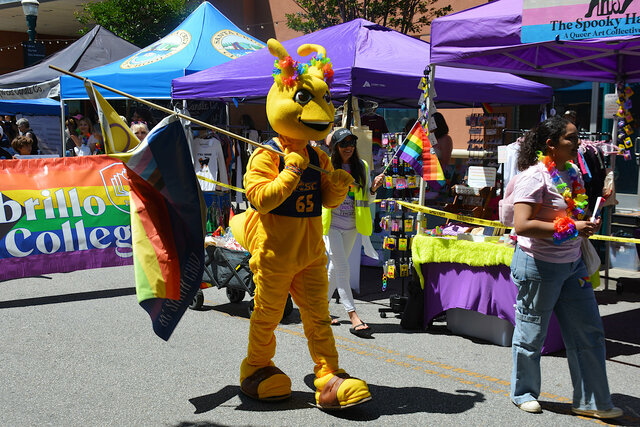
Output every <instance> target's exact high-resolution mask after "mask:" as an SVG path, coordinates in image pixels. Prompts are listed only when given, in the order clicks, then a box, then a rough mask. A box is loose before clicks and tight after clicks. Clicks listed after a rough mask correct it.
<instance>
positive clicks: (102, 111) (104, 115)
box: [84, 81, 140, 154]
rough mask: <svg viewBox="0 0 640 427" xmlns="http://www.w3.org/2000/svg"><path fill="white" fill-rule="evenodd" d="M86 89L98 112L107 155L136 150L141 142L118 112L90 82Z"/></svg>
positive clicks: (85, 84) (85, 86) (87, 82)
mask: <svg viewBox="0 0 640 427" xmlns="http://www.w3.org/2000/svg"><path fill="white" fill-rule="evenodd" d="M84 88H85V90H86V91H87V94H88V95H89V99H90V100H91V103H92V104H93V106H94V107H95V109H96V111H97V112H98V119H99V120H100V128H101V129H102V138H103V139H104V142H105V144H104V146H105V153H106V154H111V153H122V152H125V151H129V150H132V149H134V148H136V147H137V146H138V144H140V140H138V137H137V136H136V135H135V134H134V133H133V132H131V129H130V128H129V126H127V124H126V123H125V122H123V121H122V119H121V118H120V115H119V114H118V113H117V112H116V110H114V109H113V107H112V106H111V105H110V104H109V102H107V100H106V99H104V97H103V96H102V95H101V94H100V92H98V91H97V90H96V89H95V88H94V87H93V84H91V82H90V81H85V82H84Z"/></svg>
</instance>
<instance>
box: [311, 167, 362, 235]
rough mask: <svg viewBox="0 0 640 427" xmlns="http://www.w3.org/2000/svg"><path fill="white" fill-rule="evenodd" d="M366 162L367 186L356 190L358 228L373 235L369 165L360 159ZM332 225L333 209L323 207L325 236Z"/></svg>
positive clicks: (323, 232) (323, 230)
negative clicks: (368, 184)
mask: <svg viewBox="0 0 640 427" xmlns="http://www.w3.org/2000/svg"><path fill="white" fill-rule="evenodd" d="M360 161H361V162H362V163H364V176H365V186H364V187H361V188H359V189H358V190H356V192H355V194H354V199H355V205H356V206H355V212H356V230H357V231H358V233H360V234H362V235H363V236H371V233H372V232H373V220H372V219H371V209H369V196H368V195H367V192H368V191H369V188H367V186H366V184H367V182H366V181H368V177H369V165H367V162H365V161H364V160H360ZM330 226H331V209H327V208H325V207H322V234H324V235H325V236H326V235H327V234H329V227H330Z"/></svg>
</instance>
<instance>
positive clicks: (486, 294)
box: [412, 0, 640, 353]
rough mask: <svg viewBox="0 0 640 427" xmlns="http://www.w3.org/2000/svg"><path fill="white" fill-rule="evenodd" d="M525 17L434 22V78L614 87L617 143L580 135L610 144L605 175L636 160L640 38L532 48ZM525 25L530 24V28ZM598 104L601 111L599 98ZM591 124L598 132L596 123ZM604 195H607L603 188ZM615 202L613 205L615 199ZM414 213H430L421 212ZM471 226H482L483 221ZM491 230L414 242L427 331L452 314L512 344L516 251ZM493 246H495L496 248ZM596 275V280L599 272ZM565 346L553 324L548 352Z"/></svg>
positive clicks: (463, 329) (472, 330)
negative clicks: (445, 72) (476, 76)
mask: <svg viewBox="0 0 640 427" xmlns="http://www.w3.org/2000/svg"><path fill="white" fill-rule="evenodd" d="M522 15H523V2H522V1H521V0H498V1H496V2H492V3H490V4H486V5H482V6H478V7H475V8H472V9H469V10H466V11H462V12H459V13H455V14H452V15H448V16H444V17H441V18H437V19H435V20H434V21H433V23H432V27H431V28H432V33H431V43H432V45H431V67H432V71H433V72H434V73H435V78H436V79H437V76H438V73H439V72H440V70H441V67H442V66H445V65H446V66H448V67H461V68H467V69H469V68H472V69H483V70H491V71H504V72H513V73H518V74H524V75H532V76H543V77H557V78H565V79H575V80H587V81H594V82H609V83H615V84H616V88H617V92H616V95H617V96H616V101H617V106H616V109H615V111H614V114H615V116H614V115H612V116H610V118H612V119H614V125H613V129H612V132H611V134H610V136H611V138H610V139H611V140H610V141H606V139H609V138H606V137H605V138H603V137H602V134H598V133H596V132H593V133H591V134H589V133H583V135H581V137H583V138H585V139H586V138H588V137H591V138H589V140H590V142H593V140H596V139H600V140H602V139H605V141H600V142H596V143H594V144H593V145H595V146H597V148H600V149H602V151H603V154H604V156H602V157H601V158H606V160H607V161H608V164H606V165H604V166H603V169H605V171H606V172H611V171H612V170H613V169H614V168H615V164H616V157H617V158H618V160H617V161H618V162H620V161H634V162H635V153H634V151H633V149H634V148H633V143H632V140H631V135H632V133H633V124H632V122H633V120H634V118H633V116H632V115H631V114H630V111H629V110H630V109H631V101H630V96H631V94H632V91H631V89H630V88H629V86H628V83H630V82H636V81H640V74H639V73H638V70H640V58H639V57H638V50H639V49H640V38H639V37H632V36H631V37H611V38H603V39H596V38H593V39H589V40H571V39H570V37H572V36H570V35H569V34H562V35H560V34H558V35H556V37H554V40H551V41H545V40H542V39H538V40H535V41H532V42H530V43H527V37H540V36H539V35H536V34H534V33H531V31H533V30H531V28H534V27H535V26H536V24H540V23H539V22H533V21H531V20H529V21H525V20H523V16H522ZM534 21H535V20H534ZM526 24H530V25H531V26H530V27H529V29H528V30H527V25H526ZM534 29H536V28H534ZM538 29H539V28H538ZM521 31H522V36H523V38H524V39H525V42H524V43H523V42H522V41H521ZM528 31H529V32H528ZM558 32H559V31H558ZM596 34H600V32H599V31H598V33H596ZM592 102H593V103H594V104H596V105H597V103H598V100H597V98H596V99H595V100H592ZM592 111H593V110H592ZM596 111H597V110H596ZM605 118H606V117H605ZM592 124H593V125H594V126H593V127H592V130H593V131H595V117H592ZM587 148H589V147H587ZM612 148H613V149H612ZM583 173H584V170H583ZM605 175H606V173H605ZM590 178H595V175H592V176H590ZM599 190H600V191H603V187H602V186H600V188H599ZM604 190H606V187H605V188H604ZM596 191H597V190H596ZM590 199H591V198H590ZM610 200H611V203H615V193H613V194H612V195H611V196H610ZM422 204H423V203H422V201H421V203H420V205H422ZM635 206H636V207H637V206H638V203H637V201H636V203H635ZM415 209H417V210H422V211H425V210H426V211H428V209H426V208H423V207H422V206H416V207H415ZM609 218H610V216H609ZM458 219H459V220H461V221H460V222H463V223H464V222H465V221H464V219H463V218H458ZM471 221H472V222H471V223H475V224H476V225H482V220H480V221H479V220H478V219H477V218H471ZM608 225H609V227H610V221H609V224H608ZM603 228H605V227H603ZM485 230H486V231H485V232H484V233H483V235H482V236H471V239H472V240H473V241H468V240H459V239H458V240H456V239H444V238H433V237H432V236H429V230H427V231H426V232H425V233H422V234H420V235H418V236H416V238H415V239H414V241H413V245H412V255H413V259H414V263H415V264H416V268H417V270H418V272H419V273H421V276H422V278H423V283H424V302H425V312H424V322H425V325H428V324H429V322H431V320H432V319H433V317H434V316H436V315H438V314H439V313H441V312H444V311H447V317H448V321H449V322H450V329H452V330H454V331H455V332H460V333H462V334H466V335H471V336H476V337H480V338H484V339H487V340H490V341H493V342H495V343H497V344H502V345H510V333H511V332H512V331H513V324H515V319H514V316H515V313H514V308H513V307H514V306H513V304H514V302H515V297H516V293H517V290H516V287H515V285H514V284H513V283H512V282H511V280H510V278H509V265H510V262H511V256H512V254H513V247H512V246H510V245H508V244H505V242H507V243H508V238H505V237H503V238H500V237H498V236H488V235H487V234H494V235H495V234H500V233H502V232H503V230H502V229H500V224H499V223H497V224H496V223H493V224H491V223H489V222H487V223H486V224H485ZM609 231H610V228H609ZM606 234H610V233H606ZM595 237H596V238H598V237H599V236H595ZM492 240H493V241H497V242H494V243H491V242H490V241H492ZM496 243H498V244H496ZM500 243H502V244H500ZM607 252H608V251H607ZM607 254H608V253H607ZM594 276H596V277H598V276H599V272H596V273H595V274H594ZM486 315H488V316H486ZM507 337H508V339H507ZM562 348H563V343H562V340H561V336H560V333H559V327H558V325H557V321H556V320H555V318H552V323H551V325H550V327H549V332H548V336H547V340H546V341H545V346H544V348H543V353H550V352H553V351H556V350H560V349H562Z"/></svg>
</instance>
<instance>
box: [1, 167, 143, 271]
mask: <svg viewBox="0 0 640 427" xmlns="http://www.w3.org/2000/svg"><path fill="white" fill-rule="evenodd" d="M132 256H133V252H132V246H131V227H130V221H129V187H128V185H127V177H126V171H125V169H124V166H123V165H122V163H121V162H119V161H114V160H113V159H110V158H108V157H105V156H85V157H71V158H49V159H21V160H0V280H8V279H15V278H20V277H30V276H37V275H40V274H49V273H60V272H69V271H75V270H83V269H90V268H100V267H110V266H117V265H128V264H131V262H132Z"/></svg>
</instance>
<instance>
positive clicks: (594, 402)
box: [511, 247, 613, 410]
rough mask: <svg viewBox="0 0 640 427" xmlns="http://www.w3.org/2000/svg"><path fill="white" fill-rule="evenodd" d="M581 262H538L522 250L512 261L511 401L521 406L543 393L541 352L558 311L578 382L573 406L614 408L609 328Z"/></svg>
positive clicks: (563, 337) (573, 371) (568, 353)
mask: <svg viewBox="0 0 640 427" xmlns="http://www.w3.org/2000/svg"><path fill="white" fill-rule="evenodd" d="M584 276H587V271H586V268H585V266H584V263H583V262H582V259H579V260H578V261H575V262H569V263H561V264H556V263H549V262H544V261H540V260H537V259H535V258H533V257H531V256H529V255H527V254H526V253H524V252H523V251H522V250H521V249H520V248H519V247H517V248H516V250H515V253H514V254H513V260H512V261H511V280H513V282H514V283H515V284H516V286H517V287H518V297H517V299H516V313H515V317H516V326H515V330H514V332H513V341H512V347H511V348H512V352H513V371H512V373H511V400H512V401H513V402H514V403H515V404H517V405H519V404H521V403H524V402H527V401H530V400H537V399H538V396H539V395H540V352H541V349H542V344H543V342H544V339H545V337H546V335H547V328H548V326H549V319H550V317H551V313H552V311H553V312H555V314H556V316H557V318H558V323H559V324H560V330H561V332H562V339H563V340H564V344H565V347H566V349H567V360H568V362H569V372H570V373H571V382H572V383H573V406H574V407H575V408H579V409H598V410H607V409H611V408H612V407H613V404H612V402H611V395H610V393H609V385H608V383H607V371H606V368H605V353H606V352H605V344H604V329H603V327H602V320H601V319H600V313H599V312H598V304H597V302H596V299H595V296H594V294H593V288H592V287H591V284H590V283H587V285H586V286H583V285H582V283H581V282H580V281H579V280H578V279H580V278H581V277H584Z"/></svg>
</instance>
